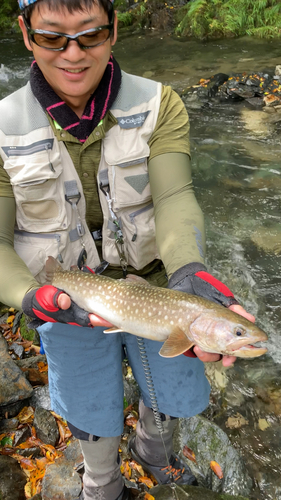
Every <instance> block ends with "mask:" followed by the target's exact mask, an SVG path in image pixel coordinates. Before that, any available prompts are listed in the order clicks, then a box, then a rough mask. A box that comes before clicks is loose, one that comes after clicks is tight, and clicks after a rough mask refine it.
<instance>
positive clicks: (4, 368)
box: [0, 334, 33, 406]
mask: <svg viewBox="0 0 281 500" xmlns="http://www.w3.org/2000/svg"><path fill="white" fill-rule="evenodd" d="M0 387H1V392H0V406H2V405H9V404H11V403H15V402H16V401H18V400H23V399H26V398H28V397H29V396H31V394H32V391H33V389H32V386H31V385H30V383H29V382H28V381H27V380H26V378H25V376H24V375H23V373H22V371H21V370H20V368H19V367H18V366H17V365H16V364H15V363H14V361H13V360H12V359H11V358H10V355H9V351H8V346H7V342H6V340H5V339H4V337H3V335H1V334H0Z"/></svg>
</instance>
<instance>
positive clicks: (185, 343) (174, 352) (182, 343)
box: [159, 326, 194, 358]
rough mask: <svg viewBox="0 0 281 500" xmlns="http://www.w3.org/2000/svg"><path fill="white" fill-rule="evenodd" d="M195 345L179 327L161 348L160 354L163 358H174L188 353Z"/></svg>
mask: <svg viewBox="0 0 281 500" xmlns="http://www.w3.org/2000/svg"><path fill="white" fill-rule="evenodd" d="M193 345H194V342H193V341H192V340H190V339H189V338H188V337H187V336H186V334H185V333H184V331H183V330H181V329H180V328H179V327H178V326H177V327H176V328H175V329H174V330H173V331H172V333H171V335H170V336H169V338H167V340H166V342H165V343H164V344H163V346H162V347H161V349H160V351H159V354H160V356H163V358H174V357H176V356H179V355H180V354H182V353H183V352H185V351H188V349H190V348H191V347H192V346H193Z"/></svg>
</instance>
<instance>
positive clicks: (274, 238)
mask: <svg viewBox="0 0 281 500" xmlns="http://www.w3.org/2000/svg"><path fill="white" fill-rule="evenodd" d="M251 240H252V242H253V243H254V244H255V245H256V246H257V247H258V248H259V249H261V250H263V251H264V252H266V253H269V254H273V255H280V253H281V229H280V226H279V225H276V226H274V227H263V226H261V227H259V228H257V229H256V231H254V232H253V233H252V234H251Z"/></svg>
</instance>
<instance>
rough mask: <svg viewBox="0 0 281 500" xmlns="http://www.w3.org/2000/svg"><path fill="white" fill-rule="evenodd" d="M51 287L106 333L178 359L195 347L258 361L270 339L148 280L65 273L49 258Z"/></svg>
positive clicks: (246, 324)
mask: <svg viewBox="0 0 281 500" xmlns="http://www.w3.org/2000/svg"><path fill="white" fill-rule="evenodd" d="M46 271H47V279H48V282H49V283H52V285H54V286H56V287H57V288H60V289H62V290H64V291H65V292H66V293H67V294H68V295H69V296H70V297H71V299H72V300H73V301H74V302H76V303H77V304H78V305H79V306H80V307H82V308H83V309H85V310H86V311H89V312H91V313H93V314H96V315H98V316H100V317H101V318H104V319H105V320H106V321H108V322H109V323H111V324H112V325H114V327H113V328H110V329H109V330H106V331H105V333H117V332H128V333H131V334H133V335H137V336H139V337H144V338H148V339H151V340H157V341H160V342H164V344H163V346H162V347H161V349H160V351H159V354H160V355H161V356H163V357H167V358H169V357H175V356H179V355H180V354H182V353H183V352H185V351H187V350H188V349H190V348H191V347H192V346H194V345H198V346H199V347H200V348H201V349H203V350H204V351H207V352H212V353H219V354H226V355H232V356H238V357H241V358H254V357H257V356H261V355H262V354H264V353H265V352H266V351H267V349H266V348H265V347H257V346H254V345H253V344H255V343H256V342H261V341H266V340H267V335H266V334H265V333H264V332H263V331H262V330H261V329H260V328H258V327H257V326H256V325H255V324H254V323H252V322H250V321H248V320H247V319H245V318H243V317H242V316H240V315H239V314H236V313H234V312H232V311H230V310H229V309H227V308H225V307H223V306H220V305H218V304H215V303H214V302H211V301H209V300H207V299H204V298H202V297H198V296H196V295H190V294H187V293H184V292H178V291H175V290H169V289H167V288H158V287H155V286H151V285H149V284H148V283H147V282H145V281H144V280H141V281H138V280H115V279H112V278H109V277H106V276H99V275H97V274H89V273H84V272H81V271H79V270H76V271H64V270H63V269H62V268H61V266H60V264H59V263H58V262H57V261H56V260H55V259H54V258H53V257H49V258H48V260H47V263H46Z"/></svg>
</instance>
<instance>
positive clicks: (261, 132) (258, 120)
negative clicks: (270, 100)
mask: <svg viewBox="0 0 281 500" xmlns="http://www.w3.org/2000/svg"><path fill="white" fill-rule="evenodd" d="M241 118H242V120H243V121H244V126H245V128H246V129H247V130H248V131H249V132H252V134H254V135H258V136H262V137H267V136H268V135H270V134H271V133H272V129H271V126H270V122H269V121H267V119H266V117H265V114H264V112H263V111H254V110H250V109H242V110H241Z"/></svg>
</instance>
